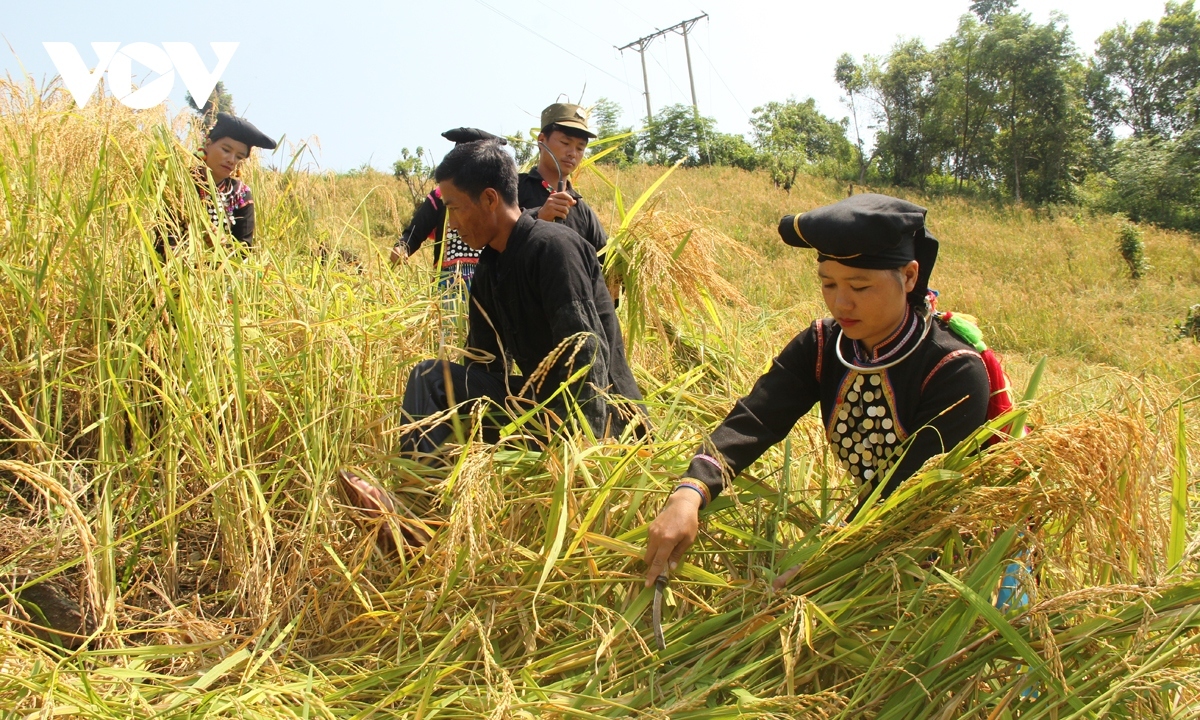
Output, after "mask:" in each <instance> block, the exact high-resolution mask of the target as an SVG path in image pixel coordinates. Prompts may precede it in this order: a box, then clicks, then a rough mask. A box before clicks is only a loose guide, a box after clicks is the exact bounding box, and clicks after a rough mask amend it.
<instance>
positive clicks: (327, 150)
mask: <svg viewBox="0 0 1200 720" xmlns="http://www.w3.org/2000/svg"><path fill="white" fill-rule="evenodd" d="M0 4H2V6H0V35H2V36H3V38H4V40H5V41H6V42H7V44H8V46H9V47H10V48H11V51H10V50H9V49H7V48H6V49H5V51H4V53H3V54H2V55H0V58H2V59H0V67H2V70H3V71H5V72H7V73H9V74H10V75H12V76H14V77H16V76H19V74H20V73H21V72H22V68H24V71H27V72H28V73H29V74H30V75H32V76H33V78H34V79H35V82H38V83H39V84H41V83H44V82H46V81H47V80H48V79H49V78H50V77H52V76H53V75H54V73H55V71H54V66H53V64H52V63H51V62H50V58H49V56H48V55H47V53H46V51H45V49H43V47H42V43H43V42H46V41H59V42H63V41H65V42H72V43H74V44H75V46H76V47H77V48H78V49H79V51H80V54H81V55H82V57H83V59H84V60H85V62H88V63H89V67H90V66H91V65H92V64H94V63H95V56H94V54H93V53H92V50H91V47H90V43H91V42H94V41H120V42H121V43H122V44H126V43H131V42H136V41H143V42H149V43H154V44H160V43H162V42H191V43H193V44H194V45H195V46H196V48H197V49H198V50H199V51H200V54H201V56H202V57H203V58H204V60H205V61H206V63H208V64H209V66H210V67H211V65H212V64H213V63H214V61H215V56H214V55H213V53H212V51H211V50H210V49H209V47H208V43H209V42H212V41H218V42H219V41H236V42H239V43H240V46H239V48H238V50H237V53H236V54H235V55H234V57H233V59H232V61H231V62H230V64H229V67H228V69H227V70H226V71H225V73H224V75H223V76H222V80H224V82H225V84H226V86H227V87H228V88H229V89H230V91H231V92H232V93H233V96H234V101H235V104H236V106H237V110H238V112H239V113H240V114H242V115H244V116H245V117H247V118H248V119H250V120H251V121H252V122H254V123H255V124H256V125H258V126H259V127H260V128H262V129H263V130H264V131H265V132H267V133H268V134H270V135H272V136H274V137H279V136H280V135H284V134H286V136H287V138H288V139H289V140H291V141H299V140H310V141H312V143H313V144H314V146H315V147H314V152H315V157H314V158H312V159H310V160H309V161H308V165H309V167H314V168H315V167H319V168H323V169H333V170H347V169H350V168H353V167H357V166H359V165H362V164H363V163H365V162H370V163H371V164H372V165H374V166H375V167H378V168H381V169H386V168H389V167H390V165H391V163H392V161H393V160H394V159H396V158H397V157H398V156H399V154H400V149H401V148H403V147H409V148H413V147H416V146H418V145H422V146H424V147H426V148H429V149H431V150H432V151H433V152H434V154H435V156H436V157H439V158H440V156H441V155H442V154H444V153H445V152H446V151H448V150H449V149H450V144H449V143H447V142H446V141H444V140H442V139H441V137H439V135H440V133H441V132H442V131H443V130H446V129H448V128H451V127H456V126H459V125H472V126H476V127H482V128H485V129H487V130H490V131H492V132H497V133H506V134H507V133H512V132H514V131H517V130H524V129H528V128H530V127H533V126H535V125H537V124H538V120H537V118H538V113H539V112H540V111H541V109H542V108H543V107H544V106H546V105H548V104H550V103H552V102H555V101H556V100H557V99H559V97H560V95H561V96H562V97H569V98H570V99H571V100H572V101H574V100H577V99H579V97H580V95H581V94H582V95H583V98H582V99H583V102H584V104H589V103H590V102H594V101H595V100H596V99H597V98H599V97H609V98H612V99H614V100H616V101H618V102H619V103H621V105H622V106H623V107H624V110H625V116H624V121H625V122H626V123H628V124H637V123H639V122H640V120H641V118H642V116H644V114H645V104H644V100H643V98H642V78H641V66H640V65H639V62H638V56H637V53H635V52H630V51H626V52H625V53H624V55H622V54H621V53H618V52H617V51H616V49H615V48H614V46H616V45H624V44H626V43H628V42H631V41H633V40H636V39H637V38H638V37H640V36H643V35H646V34H649V33H652V32H654V30H655V29H656V28H658V27H666V26H669V25H672V24H674V23H676V22H679V21H680V20H684V19H687V18H690V17H693V16H696V15H699V14H700V13H701V12H703V11H707V12H708V14H709V16H710V19H709V20H708V21H707V22H706V21H701V22H700V23H699V24H698V25H697V26H696V28H695V30H694V31H693V33H692V35H691V36H690V42H691V50H692V67H693V71H694V74H695V83H696V93H697V96H698V103H699V106H700V111H701V112H702V113H703V114H705V115H710V116H713V117H715V118H716V119H717V124H718V128H719V129H721V130H723V131H725V132H745V131H746V130H747V129H748V127H749V126H748V123H747V119H748V116H749V113H750V112H751V111H752V110H753V108H754V107H755V106H757V105H760V104H762V103H764V102H767V101H770V100H782V99H785V98H787V97H789V96H795V97H797V98H801V99H802V98H805V97H809V96H811V97H814V98H816V100H817V103H818V105H819V106H820V108H821V109H822V111H823V112H825V113H826V114H827V115H830V116H833V117H835V118H841V117H844V116H845V115H846V114H847V110H846V109H845V107H844V106H843V105H842V104H841V103H840V102H839V95H840V94H839V92H838V89H837V86H836V85H835V84H834V82H833V65H834V61H835V60H836V58H837V57H838V56H839V55H840V54H841V53H843V52H850V53H851V54H853V55H855V56H861V55H863V54H866V53H871V54H880V53H884V52H886V50H887V49H888V48H889V47H890V46H891V45H892V44H893V43H894V42H895V41H896V40H897V39H898V38H901V37H905V38H907V37H920V38H922V39H924V40H925V41H926V43H927V44H928V45H934V44H936V43H937V42H939V41H941V40H942V39H944V38H945V37H946V36H948V35H949V34H950V33H952V32H953V30H954V27H955V25H956V24H957V21H958V18H959V16H960V15H962V14H963V13H965V12H967V10H968V7H969V2H968V0H928V1H922V2H917V3H897V2H895V1H894V0H856V1H855V2H824V3H813V2H758V1H756V0H741V1H740V2H735V1H734V0H713V1H709V0H696V1H695V2H693V1H691V0H655V2H645V1H642V2H639V1H638V0H606V1H605V2H599V1H593V0H575V1H573V2H552V1H551V0H438V1H437V2H429V1H428V0H426V1H425V2H389V3H383V2H360V1H358V0H342V2H336V3H333V2H310V1H307V0H304V1H301V2H287V3H284V2H254V1H253V0H246V1H243V2H238V3H209V4H200V3H194V2H193V3H183V2H169V1H162V0H160V1H159V2H96V1H95V0H92V1H90V2H81V1H72V2H62V1H55V0H46V1H44V2H36V3H31V2H24V3H23V2H18V0H0ZM1020 6H1021V7H1022V8H1023V9H1025V10H1027V11H1029V12H1031V13H1032V14H1033V16H1034V18H1035V19H1037V20H1038V21H1045V20H1046V19H1048V17H1049V15H1050V13H1051V12H1052V11H1060V12H1062V13H1064V14H1065V15H1066V16H1067V18H1068V21H1069V25H1070V27H1071V29H1072V31H1073V33H1074V36H1075V40H1076V43H1077V44H1078V45H1079V46H1080V47H1082V48H1084V49H1085V50H1090V49H1091V48H1092V47H1093V43H1094V41H1095V38H1096V37H1097V36H1098V35H1099V34H1100V33H1101V32H1103V31H1104V30H1106V29H1109V28H1111V27H1114V26H1116V25H1117V24H1118V23H1120V22H1122V21H1128V22H1130V23H1137V22H1140V21H1142V20H1146V19H1157V18H1158V17H1159V16H1160V15H1161V14H1162V8H1163V5H1162V3H1159V2H1141V3H1131V2H1127V1H1125V2H1114V1H1112V0H1025V1H1024V2H1021V4H1020ZM556 45H557V46H561V47H562V48H566V49H567V50H568V51H569V52H568V51H564V50H563V49H560V47H556ZM646 62H647V66H648V73H649V82H650V98H651V101H652V104H653V107H654V109H655V110H658V109H659V108H661V107H662V106H664V105H666V104H669V103H675V102H690V93H689V92H688V76H687V67H686V63H685V58H684V48H683V41H682V39H681V38H680V37H679V36H677V35H672V36H669V37H667V38H665V39H661V38H660V39H659V40H657V41H655V42H654V43H652V44H651V46H650V50H649V51H648V52H647V55H646ZM184 92H185V88H184V87H183V83H182V82H180V81H179V80H176V83H175V89H174V91H173V92H172V94H171V97H170V100H169V101H168V102H169V103H170V105H171V106H172V107H173V108H175V109H178V108H180V107H182V106H183V103H184V101H183V96H184Z"/></svg>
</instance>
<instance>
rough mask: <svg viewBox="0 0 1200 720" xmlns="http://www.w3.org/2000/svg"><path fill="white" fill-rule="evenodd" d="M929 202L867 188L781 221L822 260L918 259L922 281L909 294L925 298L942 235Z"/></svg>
mask: <svg viewBox="0 0 1200 720" xmlns="http://www.w3.org/2000/svg"><path fill="white" fill-rule="evenodd" d="M925 212H926V211H925V208H923V207H921V206H920V205H914V204H913V203H910V202H908V201H907V200H901V199H900V198H894V197H889V196H887V195H878V194H875V193H864V194H862V195H852V196H851V197H848V198H846V199H845V200H842V201H840V202H836V203H834V204H832V205H825V206H824V207H819V208H817V209H815V210H810V211H808V212H806V213H804V214H802V215H788V216H787V217H785V218H783V219H782V220H780V221H779V235H780V236H781V237H782V238H783V241H784V242H785V243H787V244H788V245H792V246H794V247H801V248H812V249H814V250H816V251H817V261H818V262H824V261H825V260H836V261H837V262H839V263H841V264H843V265H848V266H850V267H857V268H866V269H871V270H889V269H893V268H899V267H903V266H905V265H907V264H908V263H909V262H912V261H913V260H916V261H917V264H918V265H919V268H920V269H919V270H918V272H917V285H916V287H915V288H913V291H912V292H911V293H910V294H909V298H910V299H912V300H923V299H924V297H925V292H926V290H927V289H928V286H929V275H930V273H931V272H933V265H934V263H936V262H937V253H938V241H937V239H936V238H934V237H933V235H930V234H929V231H928V230H926V229H925Z"/></svg>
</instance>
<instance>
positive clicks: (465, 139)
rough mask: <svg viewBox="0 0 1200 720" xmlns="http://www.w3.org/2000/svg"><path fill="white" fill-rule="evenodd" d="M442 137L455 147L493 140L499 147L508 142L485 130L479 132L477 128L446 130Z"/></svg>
mask: <svg viewBox="0 0 1200 720" xmlns="http://www.w3.org/2000/svg"><path fill="white" fill-rule="evenodd" d="M442 137H444V138H446V139H447V140H449V141H450V142H452V143H454V144H455V145H461V144H462V143H469V142H475V141H476V140H495V141H496V142H498V143H500V144H501V145H507V144H508V140H506V139H505V138H502V137H500V136H499V135H493V134H491V133H490V132H488V131H486V130H480V129H479V128H469V127H460V128H454V129H453V130H447V131H446V132H444V133H442Z"/></svg>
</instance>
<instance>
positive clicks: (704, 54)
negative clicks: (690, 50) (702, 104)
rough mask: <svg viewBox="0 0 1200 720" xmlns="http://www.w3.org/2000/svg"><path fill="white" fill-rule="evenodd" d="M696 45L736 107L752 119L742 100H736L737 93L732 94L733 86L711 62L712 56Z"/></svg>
mask: <svg viewBox="0 0 1200 720" xmlns="http://www.w3.org/2000/svg"><path fill="white" fill-rule="evenodd" d="M696 47H697V48H699V49H700V54H701V55H703V56H704V59H705V60H707V61H708V66H709V67H711V68H712V71H713V72H714V73H716V74H717V79H718V80H720V81H721V84H722V85H724V86H725V90H726V92H728V93H729V97H731V98H733V101H734V102H735V103H737V106H738V108H740V109H741V111H742V113H743V114H744V115H745V116H746V119H747V120H752V119H753V116H752V115H751V114H750V113H748V112H746V108H745V106H744V105H742V101H741V100H738V97H737V95H734V94H733V88H731V87H729V83H727V82H725V78H724V77H723V76H722V75H721V71H720V70H718V69H717V66H716V65H715V64H714V63H713V61H712V58H710V57H709V56H708V53H707V52H705V51H704V48H703V47H702V46H701V45H700V44H698V43H697V45H696Z"/></svg>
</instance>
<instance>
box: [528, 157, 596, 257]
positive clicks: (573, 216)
mask: <svg viewBox="0 0 1200 720" xmlns="http://www.w3.org/2000/svg"><path fill="white" fill-rule="evenodd" d="M552 192H554V190H553V188H551V187H550V184H549V183H547V182H546V181H545V180H544V179H542V174H541V173H540V172H538V169H537V168H536V167H535V168H533V169H532V170H530V171H529V172H527V173H521V174H520V175H518V176H517V204H518V205H520V206H521V209H522V210H530V209H534V208H540V207H541V206H543V205H545V204H546V201H547V200H549V199H550V194H551V193H552ZM567 193H568V194H570V196H571V197H573V198H575V205H574V206H572V207H571V209H570V210H568V211H567V216H566V217H565V218H563V221H562V222H561V223H559V224H561V225H565V226H566V227H569V228H571V229H572V230H574V231H575V232H577V233H579V236H580V237H582V238H583V239H584V240H586V241H587V242H588V244H589V245H591V246H592V247H593V248H594V249H595V251H596V252H600V250H601V249H602V248H603V247H604V246H605V245H606V244H607V243H608V235H607V234H605V232H604V226H603V225H601V224H600V217H599V216H598V215H596V211H595V210H593V209H592V208H591V206H590V205H588V204H587V203H586V202H584V199H583V196H582V195H580V194H579V193H577V192H575V188H573V187H571V186H570V185H568V186H567Z"/></svg>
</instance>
